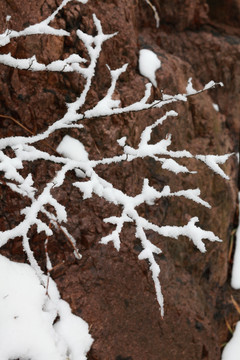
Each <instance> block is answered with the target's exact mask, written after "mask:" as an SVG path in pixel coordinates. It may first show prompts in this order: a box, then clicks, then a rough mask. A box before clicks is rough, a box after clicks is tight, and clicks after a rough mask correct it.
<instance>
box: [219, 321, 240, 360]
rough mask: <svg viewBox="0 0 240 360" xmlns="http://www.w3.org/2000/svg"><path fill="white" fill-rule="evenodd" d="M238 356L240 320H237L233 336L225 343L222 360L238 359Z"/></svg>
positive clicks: (239, 351) (239, 349)
mask: <svg viewBox="0 0 240 360" xmlns="http://www.w3.org/2000/svg"><path fill="white" fill-rule="evenodd" d="M239 356H240V321H238V323H237V325H236V328H235V331H234V333H233V337H232V338H231V340H230V341H229V342H228V343H227V345H226V346H225V348H224V349H223V353H222V360H239Z"/></svg>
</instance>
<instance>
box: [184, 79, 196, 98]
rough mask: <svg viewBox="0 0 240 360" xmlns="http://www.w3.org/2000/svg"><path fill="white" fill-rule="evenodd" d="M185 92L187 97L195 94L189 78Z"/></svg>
mask: <svg viewBox="0 0 240 360" xmlns="http://www.w3.org/2000/svg"><path fill="white" fill-rule="evenodd" d="M186 92H187V94H188V95H193V94H196V92H197V90H195V89H194V88H193V84H192V78H189V79H188V84H187V87H186Z"/></svg>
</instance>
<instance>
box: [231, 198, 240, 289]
mask: <svg viewBox="0 0 240 360" xmlns="http://www.w3.org/2000/svg"><path fill="white" fill-rule="evenodd" d="M238 203H239V204H240V192H239V193H238ZM231 285H232V287H233V288H234V289H240V214H239V219H238V228H237V232H236V245H235V253H234V258H233V267H232V279H231Z"/></svg>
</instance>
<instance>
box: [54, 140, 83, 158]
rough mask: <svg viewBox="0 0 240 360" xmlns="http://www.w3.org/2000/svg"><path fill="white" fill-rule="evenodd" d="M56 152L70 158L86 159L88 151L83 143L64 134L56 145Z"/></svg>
mask: <svg viewBox="0 0 240 360" xmlns="http://www.w3.org/2000/svg"><path fill="white" fill-rule="evenodd" d="M57 152H58V153H59V154H62V155H63V156H65V157H68V158H69V159H72V160H77V161H88V153H87V151H86V150H85V147H84V145H83V144H82V143H81V142H80V141H79V140H77V139H74V138H73V137H71V136H69V135H65V136H64V138H63V139H62V141H61V142H60V144H59V145H58V147H57Z"/></svg>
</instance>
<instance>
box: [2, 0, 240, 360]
mask: <svg viewBox="0 0 240 360" xmlns="http://www.w3.org/2000/svg"><path fill="white" fill-rule="evenodd" d="M56 3H59V1H54V0H41V1H39V0H31V1H29V0H22V1H21V5H20V3H19V2H18V1H17V0H3V1H1V3H0V20H1V21H0V27H1V32H3V31H4V30H5V28H6V21H5V18H6V16H7V15H11V16H12V18H11V20H10V25H9V26H11V28H13V29H17V30H20V29H22V28H24V27H26V26H27V25H29V24H34V23H36V22H39V21H40V20H42V19H44V18H46V17H47V16H48V15H49V14H50V13H51V12H52V11H53V10H54V9H55V8H56ZM152 4H153V5H154V6H155V7H156V9H157V11H158V12H159V15H160V20H161V24H160V28H159V29H157V28H156V26H155V20H154V15H153V11H152V9H151V7H150V6H149V5H148V4H147V3H146V2H145V1H143V0H111V1H110V0H105V1H96V0H89V1H88V3H87V4H86V5H82V4H79V3H70V4H69V5H68V6H67V7H66V8H65V9H64V10H63V11H62V12H61V17H59V18H58V19H57V20H56V26H61V27H62V28H66V29H67V30H68V31H70V30H71V31H73V30H76V29H78V28H79V27H80V28H81V29H84V31H89V32H91V31H94V30H93V22H92V18H91V14H92V13H93V12H94V13H96V15H97V16H98V18H99V19H100V20H101V22H102V25H103V29H104V31H105V33H113V32H116V31H117V32H118V35H117V36H115V37H114V38H112V39H111V40H110V41H108V42H107V43H106V44H105V45H104V51H103V53H102V55H101V57H100V60H99V64H98V68H97V73H96V80H95V82H94V86H93V88H92V90H91V93H90V95H89V97H88V103H87V104H86V106H89V105H92V104H94V103H96V102H97V101H98V100H99V99H100V98H101V97H102V96H103V95H104V94H105V91H106V89H107V88H108V86H109V84H110V78H109V75H108V70H107V69H106V66H105V64H109V66H110V67H111V68H117V67H120V66H122V65H123V64H124V63H126V62H127V63H129V66H128V70H127V72H126V73H125V74H124V75H123V76H122V77H121V80H120V81H119V84H118V86H117V92H116V96H117V97H118V98H121V100H122V103H123V104H124V105H126V104H130V103H131V102H132V101H134V100H137V99H139V98H141V97H142V95H143V93H144V84H145V83H146V82H147V80H146V79H144V78H143V77H142V76H140V74H139V73H138V70H137V69H138V53H139V50H140V49H141V48H148V49H151V50H153V51H154V52H155V53H156V54H157V55H158V57H159V59H160V60H161V62H162V67H161V69H160V70H158V72H157V82H158V89H155V90H154V94H153V96H154V97H155V98H157V97H158V96H160V94H161V93H160V89H163V90H164V92H166V93H170V94H175V93H177V92H183V91H184V90H185V88H186V84H187V80H188V78H189V77H192V78H193V85H194V87H195V88H198V89H199V88H200V87H201V86H203V85H204V84H205V83H208V82H209V81H210V80H215V81H222V82H223V83H224V87H223V88H220V87H219V88H216V89H215V90H211V91H209V92H208V93H204V94H201V95H199V96H195V97H192V98H190V100H189V102H188V103H184V104H178V105H174V106H172V107H171V108H174V109H176V110H177V111H178V112H179V117H178V119H175V118H174V119H171V120H170V121H168V122H166V123H164V125H163V126H162V127H161V128H157V129H156V131H155V132H154V136H153V140H154V139H157V138H161V137H165V135H166V134H167V133H169V132H170V133H171V134H172V138H173V140H174V143H173V149H187V150H190V151H191V152H193V153H202V154H208V153H213V154H224V153H229V152H237V151H239V133H240V121H239V115H240V36H239V32H240V29H239V19H240V2H239V0H232V1H228V2H226V1H215V0H209V1H206V0H184V1H180V0H171V1H167V0H161V1H160V0H152ZM72 34H73V35H72V36H71V37H70V38H68V39H64V38H58V37H54V36H53V37H48V36H32V37H28V38H23V39H16V40H14V41H12V43H11V44H9V45H7V46H6V47H5V48H3V49H1V50H2V51H3V52H4V53H8V52H11V53H12V55H14V56H15V57H18V58H23V57H30V56H32V55H34V54H36V56H37V58H38V60H39V61H42V62H44V63H49V62H50V61H53V60H57V59H59V58H65V57H67V56H68V55H69V54H71V53H72V52H79V53H80V54H81V53H82V52H84V49H83V48H82V47H81V44H79V43H78V42H77V39H76V36H75V35H74V32H73V33H72ZM82 86H83V83H82V79H81V78H78V77H77V76H75V75H72V74H56V73H31V72H26V71H19V70H17V69H10V68H8V67H6V66H3V65H1V66H0V89H1V91H0V115H7V116H11V117H14V118H15V119H17V120H18V121H19V122H20V123H21V124H22V125H24V126H25V127H27V128H28V129H29V130H30V131H31V132H33V133H38V132H41V131H42V130H44V129H46V127H47V126H48V125H49V124H51V123H53V122H54V121H55V120H57V119H59V118H60V117H62V116H63V115H64V112H65V102H70V101H73V100H74V99H75V98H76V96H78V95H79V94H80V92H81V89H82ZM213 103H215V104H218V105H219V108H220V111H219V112H217V111H216V110H215V109H214V108H213ZM162 114H163V110H151V111H149V112H141V113H135V114H129V115H120V116H114V117H111V118H109V117H106V118H104V119H95V120H93V121H86V123H85V124H84V125H85V128H84V130H83V131H79V130H71V131H70V132H68V134H70V135H71V136H73V137H75V138H78V139H79V140H80V141H82V143H84V145H85V147H86V148H87V150H88V151H89V152H90V154H91V157H92V158H95V159H97V158H100V157H102V156H104V157H107V156H112V155H114V154H117V153H118V152H119V151H120V148H119V146H118V144H117V142H116V140H117V139H119V138H121V137H122V136H127V137H128V139H129V145H136V144H137V143H138V140H139V136H140V134H141V131H142V130H143V128H144V127H145V126H146V125H147V124H151V123H152V122H153V120H154V119H156V118H157V117H160V116H161V115H162ZM0 121H1V125H0V134H1V137H5V136H14V135H27V133H28V131H27V130H26V129H24V128H23V127H21V126H19V124H17V123H16V122H14V121H13V120H11V119H8V118H5V119H4V118H0ZM65 133H66V132H64V131H59V132H56V133H54V135H52V136H51V137H50V138H49V139H48V145H50V146H51V147H52V148H53V149H56V147H57V145H58V144H59V142H60V141H61V139H62V137H63V136H64V135H65ZM39 146H40V147H44V148H46V143H41V144H39ZM50 151H52V150H51V149H50ZM190 166H192V168H193V169H197V170H198V175H187V176H186V175H182V176H175V175H171V174H169V172H167V171H165V170H162V169H160V168H159V166H158V164H156V163H154V162H152V161H151V160H146V159H145V160H144V161H140V160H137V161H135V162H133V163H126V164H121V165H117V164H116V165H112V166H110V167H107V166H102V167H101V168H100V167H99V169H98V171H99V173H100V174H101V175H102V176H103V177H104V178H106V179H107V180H108V179H111V182H112V183H113V184H114V185H115V186H116V187H118V188H120V189H124V190H125V191H126V192H127V193H128V194H130V195H131V194H137V193H138V192H139V191H140V190H141V187H142V180H143V178H145V177H149V178H150V184H151V185H154V186H155V187H156V188H157V189H159V190H160V189H162V188H163V186H164V185H166V184H169V185H170V186H171V188H173V189H175V190H176V191H177V190H180V189H183V188H184V189H187V188H194V187H199V188H200V189H201V192H202V197H203V199H204V200H206V201H208V202H209V203H210V204H211V205H212V209H210V210H209V209H205V208H202V207H199V206H196V205H194V204H191V203H190V202H188V201H183V200H180V199H179V200H177V201H176V200H174V201H173V199H172V200H171V201H170V200H168V201H167V200H164V201H159V202H157V204H156V205H155V206H147V205H146V206H145V207H142V208H141V213H142V215H145V216H146V217H147V218H148V219H151V221H152V222H154V223H156V224H172V225H182V224H185V223H186V220H187V219H188V218H189V216H190V214H191V215H194V216H198V217H199V219H200V224H201V226H202V227H203V228H204V229H209V230H211V231H213V232H214V233H215V234H217V235H218V236H219V237H220V238H221V239H222V240H223V242H222V243H213V244H212V243H211V244H210V243H207V244H206V245H207V253H205V254H201V253H200V252H199V251H197V250H196V249H195V248H194V247H193V246H192V244H190V243H189V241H188V240H187V239H185V238H180V239H179V240H169V239H164V238H163V237H160V236H157V235H156V234H154V233H151V234H149V236H150V238H151V241H153V242H154V243H155V244H157V245H159V246H160V247H161V249H162V251H163V254H162V255H160V256H158V259H157V260H158V262H159V264H160V267H161V275H160V279H161V284H162V288H163V294H164V299H165V316H164V319H161V317H160V312H159V306H158V303H157V301H156V297H155V291H154V286H153V282H152V279H151V275H150V273H149V270H148V264H147V263H145V262H144V261H141V262H140V261H138V259H137V256H138V254H139V251H140V250H141V247H140V244H139V242H138V241H137V240H136V239H135V236H134V228H133V227H131V226H130V225H128V226H126V227H125V228H124V232H123V234H122V247H121V249H120V251H119V252H117V251H116V250H115V249H114V248H113V246H112V245H108V246H104V245H100V244H99V240H100V238H101V237H102V236H103V235H106V234H108V233H109V231H110V226H109V225H107V224H104V223H103V221H102V219H103V218H104V217H108V216H111V215H112V214H118V212H119V209H118V208H117V207H116V206H114V205H111V206H110V205H109V204H108V203H106V202H105V201H103V200H102V199H99V198H97V197H96V196H95V197H93V198H92V199H88V200H85V201H83V199H82V197H81V195H80V194H79V192H78V191H77V190H76V189H75V188H73V187H72V186H71V183H72V182H73V181H74V179H75V175H74V173H69V174H68V177H67V179H66V181H65V182H64V186H63V187H62V188H61V191H59V190H58V192H56V194H55V196H56V197H57V198H58V199H59V200H60V201H61V203H62V204H63V205H66V206H67V208H68V214H69V221H68V230H69V231H70V232H71V233H72V234H73V236H75V238H76V239H77V242H78V247H79V249H80V251H81V253H82V255H83V258H82V260H81V261H77V260H76V259H75V258H74V256H73V252H72V248H71V246H70V245H69V243H68V242H67V240H66V238H65V236H64V235H63V234H62V233H61V231H60V230H59V232H58V231H56V233H55V235H54V236H53V237H51V238H50V239H49V255H50V257H51V260H52V262H53V264H54V265H55V269H54V271H53V272H52V277H53V279H54V280H55V281H56V282H57V284H58V287H59V290H60V292H61V294H62V297H63V298H64V299H65V300H67V301H68V302H69V303H70V305H71V307H72V309H73V311H74V312H75V313H76V314H77V315H80V316H81V317H82V318H83V319H85V320H86V321H87V322H88V323H89V324H90V327H91V329H90V332H91V334H92V336H93V338H94V339H95V342H94V344H93V346H92V349H91V351H90V354H89V356H88V359H89V360H169V359H174V360H180V359H181V360H182V359H187V360H207V359H209V360H212V359H215V360H220V354H221V345H222V344H223V343H225V342H226V341H227V340H228V338H229V337H230V334H229V332H228V329H227V326H226V323H225V319H226V320H227V321H228V322H229V323H230V325H231V326H233V324H234V322H235V321H236V320H238V318H239V315H238V314H237V311H236V309H235V308H234V306H233V304H232V302H231V295H233V296H234V298H235V299H236V301H238V302H239V303H240V294H239V292H237V291H236V292H234V291H233V290H231V289H230V286H229V274H230V270H231V261H229V259H228V248H229V240H230V235H231V232H232V230H233V228H234V226H236V211H237V203H236V201H237V196H236V195H237V177H238V165H237V160H236V157H234V156H233V157H232V158H230V159H229V160H228V162H227V163H226V165H224V170H225V171H226V173H228V174H229V175H230V177H231V180H230V181H228V182H227V181H225V180H224V179H222V178H220V177H219V176H217V175H214V174H213V173H212V172H211V171H209V170H208V169H207V168H206V167H205V166H204V165H202V166H201V164H199V163H197V162H194V161H192V162H191V164H190ZM27 170H28V171H29V170H30V171H31V172H32V173H33V175H34V180H35V182H36V184H38V186H39V187H42V186H43V185H44V184H45V182H46V181H47V180H49V179H51V177H53V175H54V172H55V170H56V165H50V164H46V163H44V162H40V161H39V162H36V163H34V164H32V166H31V169H26V171H27ZM25 205H26V203H25V202H24V199H21V198H20V197H17V196H16V195H15V194H14V193H11V192H10V191H9V190H8V189H7V188H6V187H5V186H4V183H2V184H1V204H0V212H1V219H0V228H1V230H5V229H8V228H12V227H13V226H15V225H16V224H17V223H18V221H19V219H20V216H21V215H20V210H21V208H23V207H24V206H25ZM234 221H235V223H234ZM44 240H45V238H44V237H43V236H41V234H40V235H37V234H36V233H35V232H34V229H33V231H32V239H31V245H32V248H33V249H34V252H35V256H36V258H37V259H38V261H39V262H40V263H41V264H42V268H43V269H44V267H45V254H44ZM1 253H2V254H6V255H7V256H8V257H11V258H12V259H14V260H17V261H24V260H25V256H24V253H23V251H22V247H21V239H19V240H15V241H12V242H9V243H8V244H7V245H6V246H5V247H4V248H2V249H1Z"/></svg>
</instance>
